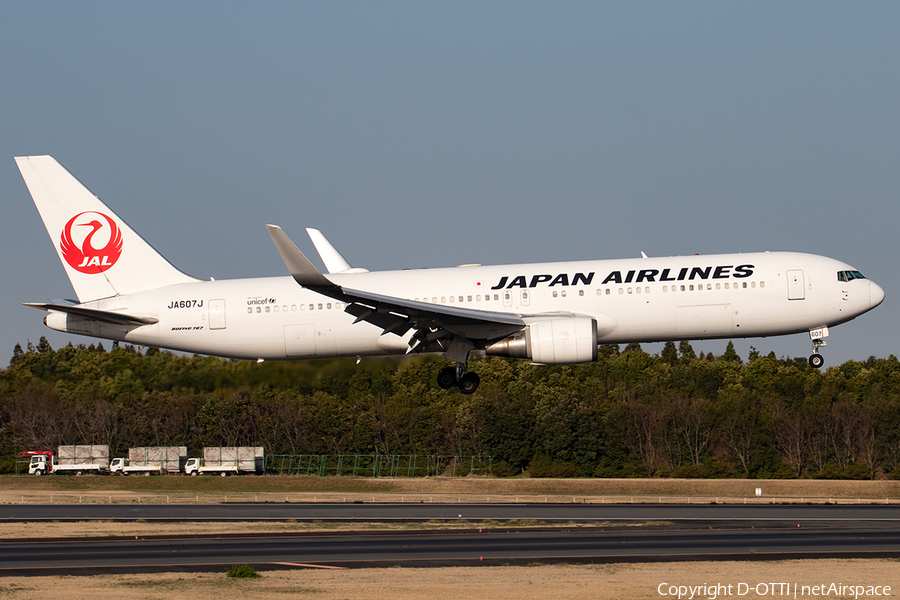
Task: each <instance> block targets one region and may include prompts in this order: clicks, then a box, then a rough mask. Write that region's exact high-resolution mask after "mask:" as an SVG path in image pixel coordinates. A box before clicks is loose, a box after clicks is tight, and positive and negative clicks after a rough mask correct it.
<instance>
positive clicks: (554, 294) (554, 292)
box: [553, 290, 557, 298]
mask: <svg viewBox="0 0 900 600" xmlns="http://www.w3.org/2000/svg"><path fill="white" fill-rule="evenodd" d="M556 295H557V294H556V290H554V291H553V297H554V298H556Z"/></svg>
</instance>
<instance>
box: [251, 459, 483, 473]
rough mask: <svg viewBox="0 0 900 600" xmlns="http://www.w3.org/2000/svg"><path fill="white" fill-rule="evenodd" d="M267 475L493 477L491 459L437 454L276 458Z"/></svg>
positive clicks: (271, 463)
mask: <svg viewBox="0 0 900 600" xmlns="http://www.w3.org/2000/svg"><path fill="white" fill-rule="evenodd" d="M266 473H273V474H276V475H318V476H320V477H324V476H326V475H350V476H354V477H436V476H438V475H444V476H449V477H458V476H465V475H490V474H491V457H490V456H439V455H434V454H276V455H272V456H268V457H266Z"/></svg>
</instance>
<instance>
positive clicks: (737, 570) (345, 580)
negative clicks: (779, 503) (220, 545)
mask: <svg viewBox="0 0 900 600" xmlns="http://www.w3.org/2000/svg"><path fill="white" fill-rule="evenodd" d="M770 582H784V583H788V584H791V585H793V584H794V583H797V584H798V585H800V586H802V585H807V586H813V585H821V584H823V583H825V584H830V583H832V582H833V583H841V584H843V585H863V586H868V585H872V586H874V585H879V586H884V585H889V586H892V587H893V590H892V591H891V595H896V590H897V589H898V588H900V562H898V561H894V560H830V559H829V560H792V561H781V562H699V563H649V564H609V565H554V566H532V567H481V568H477V567H476V568H471V567H447V568H437V569H408V568H403V569H400V568H395V569H352V570H340V571H333V570H327V571H325V570H298V571H275V572H263V574H262V577H261V578H259V579H253V580H247V579H243V580H240V579H239V580H235V579H228V578H227V577H225V573H224V572H222V573H199V574H184V573H169V574H166V573H163V574H153V575H101V576H90V577H7V578H4V579H2V580H0V597H3V598H13V599H17V600H38V599H40V600H55V599H61V600H62V599H65V600H78V599H81V598H84V599H89V600H107V599H109V600H113V599H115V600H132V599H135V600H137V599H140V600H144V599H147V598H154V599H160V600H167V599H176V598H179V599H180V598H192V600H221V599H222V598H244V597H252V598H254V599H257V600H279V599H282V598H314V599H316V600H344V599H347V598H366V599H371V600H413V599H415V600H418V599H421V598H467V599H473V600H480V599H485V600H488V599H489V600H531V599H541V600H543V599H546V598H550V597H552V598H554V599H555V600H575V599H585V598H616V599H619V600H645V599H650V598H656V599H659V598H661V597H662V596H660V594H659V592H658V587H659V585H660V584H662V583H667V584H668V585H693V586H697V585H710V584H716V583H718V584H722V585H726V586H727V585H732V586H737V584H738V583H746V584H749V585H751V586H755V585H756V584H757V583H760V584H767V583H770ZM732 589H733V592H734V593H732V594H731V596H730V597H740V598H748V599H755V598H763V597H765V598H771V597H772V596H773V594H772V592H771V588H769V591H768V593H767V594H757V593H756V591H754V590H751V591H750V592H749V593H747V594H744V595H741V596H738V595H737V593H736V587H733V588H732ZM763 591H765V588H760V592H763ZM776 595H777V596H779V597H780V595H778V594H776ZM790 595H791V596H793V594H790ZM785 596H787V594H785ZM695 597H697V596H695ZM703 597H705V598H709V595H706V596H703ZM725 597H729V596H725ZM798 597H799V595H798ZM806 597H810V596H806ZM830 597H833V598H848V597H851V596H850V595H848V594H842V595H831V596H830Z"/></svg>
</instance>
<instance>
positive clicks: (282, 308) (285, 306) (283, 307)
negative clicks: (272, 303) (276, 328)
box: [281, 304, 287, 312]
mask: <svg viewBox="0 0 900 600" xmlns="http://www.w3.org/2000/svg"><path fill="white" fill-rule="evenodd" d="M281 310H283V311H284V312H287V304H285V305H284V306H282V307H281Z"/></svg>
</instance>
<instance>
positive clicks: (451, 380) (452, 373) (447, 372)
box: [437, 367, 457, 390]
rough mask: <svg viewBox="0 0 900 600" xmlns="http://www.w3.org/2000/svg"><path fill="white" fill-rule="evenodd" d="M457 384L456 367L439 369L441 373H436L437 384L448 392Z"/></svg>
mask: <svg viewBox="0 0 900 600" xmlns="http://www.w3.org/2000/svg"><path fill="white" fill-rule="evenodd" d="M456 383H457V381H456V367H446V368H444V369H441V372H440V373H438V376H437V384H438V385H439V386H440V387H441V388H443V389H445V390H449V389H450V388H452V387H453V386H455V385H456Z"/></svg>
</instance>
